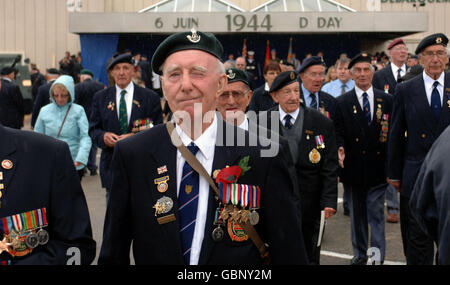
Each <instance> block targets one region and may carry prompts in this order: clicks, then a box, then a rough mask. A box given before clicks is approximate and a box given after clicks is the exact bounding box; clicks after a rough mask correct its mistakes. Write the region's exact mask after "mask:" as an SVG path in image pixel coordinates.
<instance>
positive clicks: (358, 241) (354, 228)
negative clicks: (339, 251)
mask: <svg viewBox="0 0 450 285" xmlns="http://www.w3.org/2000/svg"><path fill="white" fill-rule="evenodd" d="M348 67H349V69H350V72H351V74H352V76H353V80H354V81H355V87H354V88H353V89H352V90H350V91H349V92H347V93H344V94H343V95H341V96H339V97H338V98H337V103H338V107H337V112H336V119H335V124H336V135H337V141H338V147H339V150H338V152H339V164H340V166H341V167H342V168H343V173H342V178H343V179H345V181H346V183H347V185H348V186H349V187H348V188H347V190H348V191H349V201H348V202H349V208H350V218H351V238H352V245H353V254H354V258H353V259H352V261H351V264H354V265H363V264H366V263H367V260H368V249H369V241H370V246H371V248H374V250H372V252H373V253H374V254H373V256H371V263H375V264H380V263H383V262H384V256H385V248H386V241H385V222H384V200H385V199H384V198H385V191H386V187H387V183H386V169H385V165H386V153H387V139H388V132H389V123H390V115H391V112H392V95H390V94H386V93H384V92H383V91H382V90H378V89H375V88H373V86H372V77H373V74H374V71H375V70H374V67H373V66H372V64H371V57H370V56H369V55H368V54H366V53H361V54H358V55H357V56H355V57H354V58H353V59H352V60H351V61H350V64H349V66H348ZM369 226H370V239H369Z"/></svg>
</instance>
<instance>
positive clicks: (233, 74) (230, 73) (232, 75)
mask: <svg viewBox="0 0 450 285" xmlns="http://www.w3.org/2000/svg"><path fill="white" fill-rule="evenodd" d="M227 77H228V79H234V78H235V77H236V73H234V72H233V70H231V69H230V70H228V74H227Z"/></svg>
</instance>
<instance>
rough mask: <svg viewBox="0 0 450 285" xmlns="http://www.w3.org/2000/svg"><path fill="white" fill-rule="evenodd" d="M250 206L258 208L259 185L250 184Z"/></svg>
mask: <svg viewBox="0 0 450 285" xmlns="http://www.w3.org/2000/svg"><path fill="white" fill-rule="evenodd" d="M251 188H252V189H251V201H250V202H251V204H250V206H251V208H252V209H258V208H259V202H260V201H259V199H260V197H259V196H260V194H261V191H260V189H259V186H251Z"/></svg>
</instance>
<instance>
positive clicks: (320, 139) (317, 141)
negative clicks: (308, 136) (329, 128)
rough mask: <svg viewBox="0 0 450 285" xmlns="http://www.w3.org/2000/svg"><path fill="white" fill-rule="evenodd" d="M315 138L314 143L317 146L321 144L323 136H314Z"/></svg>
mask: <svg viewBox="0 0 450 285" xmlns="http://www.w3.org/2000/svg"><path fill="white" fill-rule="evenodd" d="M315 138H316V145H317V146H321V145H323V136H322V135H319V136H315Z"/></svg>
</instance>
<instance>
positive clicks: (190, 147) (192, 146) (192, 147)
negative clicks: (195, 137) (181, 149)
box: [187, 142, 199, 155]
mask: <svg viewBox="0 0 450 285" xmlns="http://www.w3.org/2000/svg"><path fill="white" fill-rule="evenodd" d="M187 148H188V150H189V151H190V152H192V154H193V155H196V154H197V152H198V150H199V148H198V146H197V145H196V144H195V143H194V142H191V143H190V144H189V145H188V146H187Z"/></svg>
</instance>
